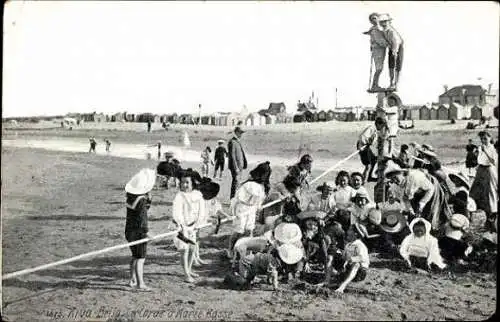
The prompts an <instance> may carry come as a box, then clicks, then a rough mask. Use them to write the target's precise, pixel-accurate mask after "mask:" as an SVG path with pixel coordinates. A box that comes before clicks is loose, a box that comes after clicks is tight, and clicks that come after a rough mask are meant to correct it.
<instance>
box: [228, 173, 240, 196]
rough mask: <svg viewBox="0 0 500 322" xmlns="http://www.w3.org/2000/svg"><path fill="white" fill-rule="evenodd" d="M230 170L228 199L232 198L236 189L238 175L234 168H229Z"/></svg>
mask: <svg viewBox="0 0 500 322" xmlns="http://www.w3.org/2000/svg"><path fill="white" fill-rule="evenodd" d="M229 170H230V171H231V195H230V199H233V197H234V195H235V194H236V189H238V184H239V179H240V175H239V174H238V173H237V172H236V170H234V169H229Z"/></svg>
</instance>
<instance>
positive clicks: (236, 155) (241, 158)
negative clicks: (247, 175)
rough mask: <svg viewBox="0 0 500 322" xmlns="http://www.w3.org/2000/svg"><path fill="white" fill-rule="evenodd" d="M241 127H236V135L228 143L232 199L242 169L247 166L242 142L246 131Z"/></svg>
mask: <svg viewBox="0 0 500 322" xmlns="http://www.w3.org/2000/svg"><path fill="white" fill-rule="evenodd" d="M244 132H245V131H243V130H242V129H241V127H239V126H237V127H236V128H235V129H234V136H233V138H232V139H231V140H230V141H229V142H228V144H227V150H228V168H229V171H231V177H232V181H231V199H232V198H233V197H234V195H235V193H236V189H237V188H238V182H239V180H240V179H241V171H242V170H243V169H246V168H247V158H246V157H245V151H243V147H242V146H241V143H240V138H241V135H242V134H243V133H244Z"/></svg>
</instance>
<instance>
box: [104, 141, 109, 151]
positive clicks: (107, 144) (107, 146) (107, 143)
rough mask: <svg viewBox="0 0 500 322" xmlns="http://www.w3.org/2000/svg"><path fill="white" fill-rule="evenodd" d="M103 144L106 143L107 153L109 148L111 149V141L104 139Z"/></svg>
mask: <svg viewBox="0 0 500 322" xmlns="http://www.w3.org/2000/svg"><path fill="white" fill-rule="evenodd" d="M104 143H106V152H109V148H110V147H111V141H110V140H108V139H104Z"/></svg>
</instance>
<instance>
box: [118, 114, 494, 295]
mask: <svg viewBox="0 0 500 322" xmlns="http://www.w3.org/2000/svg"><path fill="white" fill-rule="evenodd" d="M377 122H379V123H380V122H382V123H381V124H382V125H383V121H382V120H377V121H376V126H375V131H363V133H362V134H361V135H360V138H359V140H358V144H357V147H358V150H359V151H360V152H362V153H360V154H361V155H360V157H361V161H362V163H363V165H365V166H366V168H365V171H364V172H363V173H361V172H352V173H348V172H347V171H345V170H340V171H339V172H338V173H337V177H336V179H335V181H334V182H330V181H326V182H323V183H322V184H321V185H319V186H318V187H317V188H316V189H315V191H314V190H312V189H311V187H310V182H311V171H312V168H313V163H314V162H313V157H312V156H311V155H309V154H305V155H303V156H302V157H301V158H300V160H299V162H297V163H296V164H294V165H292V166H290V167H288V171H287V174H286V175H285V176H284V178H283V179H282V180H280V181H279V183H278V184H275V185H271V183H270V177H271V174H272V167H271V164H270V162H269V161H266V162H262V163H260V164H258V165H257V166H256V167H255V168H253V169H251V170H250V171H249V176H248V178H245V179H244V180H242V177H241V172H242V170H244V169H246V168H247V161H246V157H245V154H244V151H243V147H242V146H241V144H240V139H241V137H242V133H244V131H243V130H242V129H241V127H237V128H236V129H235V131H234V137H233V138H231V140H230V141H229V143H228V147H227V149H226V148H225V146H224V143H225V142H224V141H219V142H218V147H217V149H216V150H215V157H214V159H212V158H211V157H210V152H211V149H210V147H207V148H206V149H205V150H204V151H203V153H202V154H201V159H202V172H201V174H200V173H199V172H198V171H196V170H193V169H191V168H189V169H184V168H183V167H182V165H181V164H180V162H179V161H178V160H176V159H175V158H174V157H173V155H166V156H165V157H166V160H165V161H163V162H160V164H159V165H158V169H157V171H154V170H149V169H144V170H142V171H141V172H140V173H138V174H137V175H135V176H134V177H133V178H132V179H131V180H130V182H129V183H128V184H127V186H126V188H125V190H126V192H127V224H126V237H127V240H128V241H136V240H139V239H141V238H145V237H147V236H148V235H147V232H148V229H147V210H148V208H149V206H150V204H151V194H150V191H151V190H152V189H153V187H154V186H155V182H156V178H157V175H159V174H160V175H161V173H162V171H163V173H167V172H168V174H167V175H164V176H167V177H168V178H176V181H177V182H178V191H177V193H176V195H175V197H174V199H173V206H172V218H173V220H174V221H175V223H176V224H177V226H178V228H179V229H180V232H179V233H178V234H177V236H176V237H175V238H174V240H173V242H174V245H175V246H176V248H177V249H178V250H179V251H180V252H181V265H182V267H183V270H184V274H185V281H186V282H188V283H192V282H194V281H195V280H196V278H197V277H198V275H197V274H196V272H194V270H193V263H195V264H203V263H204V261H203V260H201V258H200V247H199V241H198V234H199V230H200V227H205V226H206V225H207V224H208V223H213V224H214V225H217V229H216V231H217V232H218V230H219V226H220V225H221V224H222V223H223V222H224V221H229V222H231V234H230V235H229V238H228V241H227V243H228V244H227V250H226V253H225V257H227V259H228V268H231V271H232V273H230V274H228V275H227V276H225V278H224V284H225V285H226V286H227V287H228V288H231V289H238V290H245V289H249V288H251V287H252V284H253V282H254V281H255V279H256V278H257V277H259V276H265V277H267V282H268V283H270V284H271V285H273V287H274V288H275V289H278V288H279V284H280V283H282V282H284V283H286V282H287V281H291V280H295V281H297V280H301V281H307V282H308V283H311V284H314V285H316V286H331V285H332V283H335V282H336V289H335V290H336V292H338V293H342V292H344V290H345V289H346V287H347V286H348V285H349V284H350V283H354V282H357V281H361V280H364V279H366V278H369V269H368V268H369V266H370V254H371V253H377V254H378V255H379V256H381V257H385V258H389V259H393V260H394V262H395V263H396V262H397V261H399V262H401V263H402V264H404V265H405V266H406V267H407V269H408V270H410V271H413V272H419V271H425V272H428V273H440V272H456V271H457V270H464V269H484V270H487V271H491V270H492V267H496V247H497V246H496V244H497V203H498V181H497V165H498V163H497V162H498V152H497V150H496V149H495V147H494V146H493V144H492V143H491V137H490V134H489V133H488V132H485V131H482V132H480V133H479V137H480V140H481V145H480V146H479V147H477V148H476V150H475V151H476V152H475V153H476V155H477V169H476V175H475V177H474V179H473V181H472V183H471V180H470V179H471V177H470V176H469V175H465V174H463V173H457V172H452V171H445V167H443V166H442V165H441V162H440V161H439V159H438V155H437V153H436V151H435V150H434V148H433V147H432V146H431V145H429V144H422V145H420V144H418V143H416V142H412V143H410V144H402V145H401V149H400V152H399V154H398V155H393V156H391V157H390V158H389V160H387V161H388V162H387V167H386V169H385V172H384V177H385V178H386V182H387V183H386V189H385V194H384V198H383V200H382V201H381V200H375V201H374V200H372V199H371V197H370V194H369V193H368V191H367V189H366V188H365V182H367V181H371V180H373V181H375V180H376V178H373V173H377V172H375V171H373V167H376V164H377V162H373V158H375V159H376V157H375V154H374V153H373V152H372V151H371V150H370V145H372V144H373V143H374V142H376V139H375V138H374V136H376V133H377V126H379V124H378V123H377ZM236 145H237V147H235V146H236ZM370 151H371V152H370ZM226 156H227V158H228V168H229V169H230V172H231V175H232V183H231V197H230V206H229V210H228V212H226V211H224V210H223V207H222V205H221V202H220V201H219V200H218V199H217V195H218V193H219V190H220V185H219V183H217V182H216V181H217V171H218V170H220V172H219V178H221V176H222V171H223V168H224V163H225V157H226ZM210 165H215V169H214V173H213V179H211V178H210V177H209V171H208V169H209V166H210ZM168 178H167V187H168ZM176 188H177V185H176ZM477 236H479V238H476V237H477ZM146 245H147V243H142V244H139V245H135V246H131V250H132V261H131V265H130V268H131V281H130V285H131V286H133V287H137V288H139V289H146V290H147V289H148V287H147V286H145V284H144V281H143V277H142V274H143V265H144V259H145V257H146V247H147V246H146ZM395 265H396V264H395ZM493 269H495V268H493Z"/></svg>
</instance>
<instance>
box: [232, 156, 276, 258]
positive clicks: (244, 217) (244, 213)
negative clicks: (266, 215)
mask: <svg viewBox="0 0 500 322" xmlns="http://www.w3.org/2000/svg"><path fill="white" fill-rule="evenodd" d="M270 177H271V167H270V165H269V161H268V162H264V163H261V164H259V165H258V166H257V167H256V168H255V169H253V170H252V171H250V179H248V180H247V181H246V182H244V183H243V184H242V185H241V186H240V187H239V188H238V190H237V191H236V194H235V196H234V198H233V199H231V206H230V208H229V209H230V213H231V215H233V216H235V217H236V218H235V220H234V221H233V229H234V232H233V234H232V235H231V237H230V238H229V247H228V250H227V257H228V258H229V259H231V258H232V257H233V253H232V251H233V247H234V243H235V242H236V241H237V240H238V239H239V238H240V237H243V236H252V235H253V230H254V229H255V221H256V216H257V211H258V210H259V208H260V207H261V206H262V203H263V202H264V200H265V198H266V195H267V194H268V193H269V189H270V183H269V178H270Z"/></svg>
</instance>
